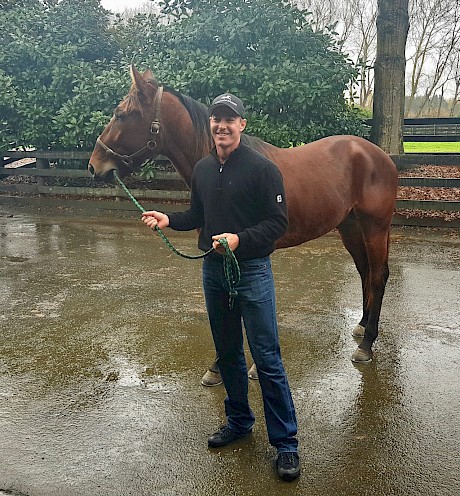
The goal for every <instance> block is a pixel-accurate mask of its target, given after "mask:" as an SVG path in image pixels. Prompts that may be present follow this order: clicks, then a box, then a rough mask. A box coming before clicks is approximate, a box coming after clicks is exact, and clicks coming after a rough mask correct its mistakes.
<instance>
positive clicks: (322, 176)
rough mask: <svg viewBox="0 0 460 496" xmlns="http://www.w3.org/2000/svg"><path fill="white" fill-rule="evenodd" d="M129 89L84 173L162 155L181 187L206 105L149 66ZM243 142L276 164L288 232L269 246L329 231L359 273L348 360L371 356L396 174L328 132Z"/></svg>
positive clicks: (369, 148)
mask: <svg viewBox="0 0 460 496" xmlns="http://www.w3.org/2000/svg"><path fill="white" fill-rule="evenodd" d="M131 76H132V86H131V89H130V91H129V93H128V95H127V96H126V97H125V98H124V99H123V101H122V102H121V103H120V104H119V105H118V107H117V109H116V110H115V113H114V115H113V117H112V119H111V120H110V122H109V123H108V125H107V126H106V128H105V129H104V131H103V132H102V134H101V135H100V137H99V138H98V140H97V143H96V146H95V148H94V151H93V153H92V155H91V158H90V163H89V170H90V172H91V173H92V174H93V175H94V176H95V177H97V178H101V179H105V180H111V179H112V176H113V171H114V170H116V171H117V172H118V174H119V175H120V176H124V175H127V174H129V173H131V172H133V171H135V170H137V169H138V168H139V167H140V166H141V164H142V163H143V162H144V161H145V160H146V159H148V158H151V157H153V156H154V155H158V154H163V155H166V156H167V157H168V158H169V159H170V160H171V161H172V163H173V164H174V166H175V168H176V169H177V171H178V172H179V174H180V175H181V176H182V177H183V179H184V181H185V182H186V184H187V185H188V186H190V184H191V176H192V172H193V167H194V165H195V163H196V162H197V161H198V160H199V159H200V158H202V157H203V156H205V155H206V154H207V153H208V152H209V150H210V149H211V145H212V140H211V137H210V132H209V114H208V109H207V108H206V106H204V105H203V104H201V103H199V102H197V101H195V100H193V99H191V98H189V97H186V96H184V95H182V94H180V93H178V92H176V91H174V90H172V89H169V88H163V87H162V86H160V85H159V84H158V82H157V81H156V79H155V77H154V76H153V74H152V72H151V71H150V70H147V71H146V72H144V74H141V73H140V72H138V71H137V70H136V69H135V68H134V67H132V68H131ZM243 138H244V142H246V143H247V144H249V145H251V146H253V147H254V148H255V149H256V150H258V151H259V152H260V153H262V154H264V155H266V156H267V157H269V158H270V159H271V160H272V161H273V162H274V163H275V164H277V166H278V167H279V169H280V171H281V173H282V175H283V178H284V184H285V189H286V198H287V204H288V211H289V229H288V231H287V232H286V234H285V235H284V236H283V237H282V238H280V239H279V240H278V242H277V245H276V247H277V248H286V247H290V246H296V245H299V244H301V243H304V242H305V241H309V240H311V239H314V238H317V237H319V236H322V235H323V234H326V233H328V232H330V231H331V230H332V229H334V228H337V230H338V231H339V233H340V236H341V238H342V241H343V244H344V245H345V248H346V249H347V250H348V251H349V253H350V254H351V256H352V257H353V260H354V262H355V264H356V268H357V269H358V272H359V274H360V276H361V281H362V290H363V315H362V318H361V320H360V322H359V324H358V325H357V326H356V328H355V329H354V331H353V334H354V335H355V336H360V337H362V338H363V339H362V341H361V343H360V344H359V347H358V348H357V350H356V351H355V352H354V353H353V356H352V360H353V361H356V362H367V361H370V360H372V357H373V354H372V344H373V343H374V341H375V339H376V338H377V335H378V322H379V318H380V310H381V306H382V299H383V294H384V291H385V285H386V282H387V279H388V276H389V271H388V249H389V230H390V224H391V218H392V215H393V211H394V206H395V199H396V188H397V183H398V176H397V171H396V167H395V165H394V163H393V161H392V160H391V159H390V158H389V157H388V155H387V154H386V153H384V152H383V151H382V150H381V149H380V148H378V147H377V146H375V145H374V144H372V143H370V142H369V141H367V140H365V139H363V138H358V137H356V136H330V137H328V138H323V139H320V140H318V141H315V142H313V143H309V144H307V145H303V146H299V147H296V148H289V149H281V148H277V147H275V146H273V145H270V144H268V143H265V142H263V141H261V140H259V139H257V138H253V137H250V136H246V135H243Z"/></svg>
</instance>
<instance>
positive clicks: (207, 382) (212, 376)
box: [201, 370, 222, 387]
mask: <svg viewBox="0 0 460 496" xmlns="http://www.w3.org/2000/svg"><path fill="white" fill-rule="evenodd" d="M220 384H222V377H221V376H220V374H219V373H217V372H213V371H212V370H207V371H206V374H204V376H203V377H202V379H201V385H202V386H206V387H213V386H219V385H220Z"/></svg>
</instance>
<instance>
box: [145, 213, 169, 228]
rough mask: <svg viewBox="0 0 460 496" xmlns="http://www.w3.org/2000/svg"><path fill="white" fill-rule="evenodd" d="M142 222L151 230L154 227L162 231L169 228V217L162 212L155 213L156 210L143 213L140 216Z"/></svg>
mask: <svg viewBox="0 0 460 496" xmlns="http://www.w3.org/2000/svg"><path fill="white" fill-rule="evenodd" d="M142 221H143V222H145V223H146V224H147V225H148V226H149V227H150V228H151V229H155V226H158V227H159V228H160V229H164V228H165V227H168V226H169V217H168V216H167V215H166V214H164V213H163V212H157V211H156V210H151V211H150V212H144V213H143V214H142Z"/></svg>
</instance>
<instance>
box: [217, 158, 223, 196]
mask: <svg viewBox="0 0 460 496" xmlns="http://www.w3.org/2000/svg"><path fill="white" fill-rule="evenodd" d="M223 170H224V164H221V165H220V169H219V176H218V178H217V191H219V190H221V189H222V184H221V179H220V178H221V177H222V171H223Z"/></svg>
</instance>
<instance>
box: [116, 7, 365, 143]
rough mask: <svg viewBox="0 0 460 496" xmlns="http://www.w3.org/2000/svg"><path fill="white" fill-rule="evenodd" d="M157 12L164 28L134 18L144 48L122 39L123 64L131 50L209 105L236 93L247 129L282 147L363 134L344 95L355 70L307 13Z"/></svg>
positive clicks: (217, 9)
mask: <svg viewBox="0 0 460 496" xmlns="http://www.w3.org/2000/svg"><path fill="white" fill-rule="evenodd" d="M162 15H163V16H165V17H167V18H168V19H170V22H169V24H168V25H164V24H161V23H159V22H157V23H155V27H153V28H152V27H151V26H152V23H151V22H149V21H148V20H144V21H142V19H141V18H139V17H138V18H135V19H134V20H133V21H132V22H134V23H137V24H136V30H137V31H142V32H143V33H144V36H143V40H142V44H143V45H142V46H139V44H138V41H139V40H133V41H132V42H130V41H129V39H128V40H126V39H125V42H123V41H120V45H121V46H123V47H124V50H125V53H126V62H128V60H129V57H130V54H131V53H133V52H135V53H136V54H137V55H136V62H137V64H138V65H142V63H143V64H144V65H147V66H150V67H152V68H153V69H154V71H155V72H156V74H157V75H158V76H159V78H160V79H161V80H162V81H163V82H166V83H169V84H170V85H171V86H172V87H174V88H175V89H177V90H179V91H181V92H184V93H186V94H188V95H190V96H192V97H194V98H196V99H198V100H201V101H202V102H203V103H206V104H209V102H210V99H211V98H212V97H213V96H215V95H217V94H220V93H223V92H224V91H231V92H234V93H237V94H238V95H240V96H241V98H242V99H243V100H244V101H245V103H246V105H247V107H248V109H249V126H248V128H249V130H250V132H251V133H252V134H256V135H258V136H260V137H261V138H263V139H265V140H267V141H269V142H272V143H274V144H277V145H279V146H290V145H292V144H298V143H303V142H308V141H311V140H314V139H317V138H320V137H323V136H327V135H331V134H341V133H350V134H355V133H357V134H359V133H360V132H362V124H361V122H360V119H359V116H358V115H357V114H356V112H355V111H354V110H353V109H352V108H350V107H349V106H348V105H347V103H346V101H345V98H344V93H345V91H346V90H347V87H348V83H349V81H350V79H352V78H353V77H354V76H355V70H354V68H353V66H352V64H350V63H349V62H348V61H347V60H346V58H345V57H344V55H343V54H342V53H341V52H340V50H339V48H338V47H337V45H336V43H335V40H334V39H333V37H332V36H330V35H329V34H327V33H324V32H321V31H319V32H314V31H313V30H312V27H311V21H310V16H309V14H308V13H307V12H306V11H304V10H301V9H298V8H295V7H291V6H288V5H286V4H285V3H284V2H282V1H278V0H270V1H267V0H250V1H248V0H226V1H223V2H214V1H213V0H172V1H170V2H169V3H168V4H166V5H165V6H164V8H163V11H162ZM140 23H143V26H142V27H141V26H140ZM126 27H127V32H132V29H131V28H130V25H129V23H128V25H127V26H126Z"/></svg>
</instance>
